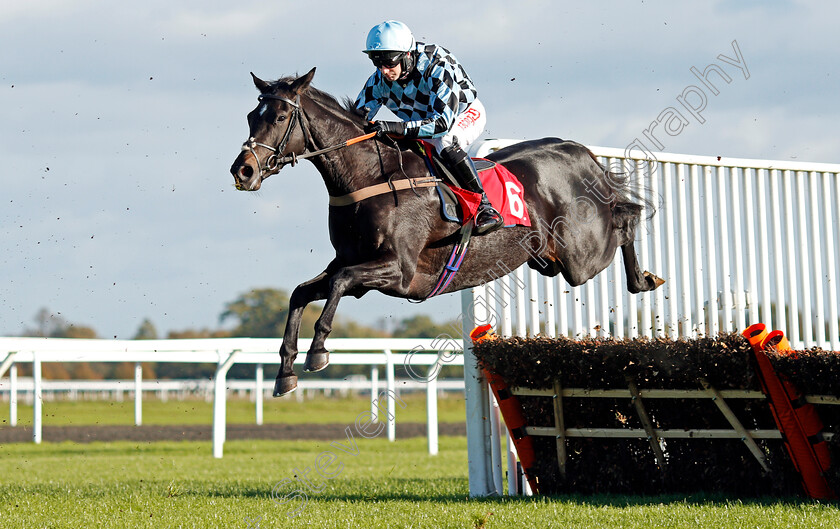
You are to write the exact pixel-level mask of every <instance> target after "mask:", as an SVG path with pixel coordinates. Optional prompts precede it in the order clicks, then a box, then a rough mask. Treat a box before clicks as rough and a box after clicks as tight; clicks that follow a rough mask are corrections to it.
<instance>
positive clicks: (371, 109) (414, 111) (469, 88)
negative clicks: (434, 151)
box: [355, 42, 477, 138]
mask: <svg viewBox="0 0 840 529" xmlns="http://www.w3.org/2000/svg"><path fill="white" fill-rule="evenodd" d="M416 51H417V66H416V68H415V69H414V70H413V71H412V72H411V75H410V77H409V78H408V79H406V80H402V81H400V80H398V81H394V82H390V81H388V80H387V79H385V78H384V77H382V73H381V72H380V71H379V70H377V71H376V72H374V74H373V75H371V76H370V78H369V79H368V80H367V83H366V84H365V87H364V88H363V89H362V91H361V93H359V96H358V97H357V98H356V103H355V107H356V108H358V109H362V108H366V109H367V110H368V113H367V119H368V120H370V119H373V116H374V115H375V114H376V112H377V111H378V110H379V109H380V108H381V107H382V105H385V106H386V107H387V108H388V109H389V110H391V112H393V113H394V114H396V115H397V117H399V118H400V119H401V120H403V121H404V122H406V137H409V138H437V137H440V136H443V135H445V134H446V133H447V132H448V131H449V129H451V128H452V124H453V123H454V122H455V117H456V116H457V115H458V114H460V113H461V112H463V111H464V110H466V109H467V107H468V106H469V105H470V103H472V102H473V101H474V100H475V98H476V94H477V93H476V89H475V85H474V84H473V82H472V80H471V79H470V78H469V76H468V75H467V72H466V71H464V68H463V67H462V66H461V64H460V63H459V62H458V60H457V59H456V58H455V56H453V55H452V54H451V53H449V51H448V50H446V49H445V48H442V47H440V46H435V45H434V44H428V45H427V44H423V43H422V42H418V43H417V47H416Z"/></svg>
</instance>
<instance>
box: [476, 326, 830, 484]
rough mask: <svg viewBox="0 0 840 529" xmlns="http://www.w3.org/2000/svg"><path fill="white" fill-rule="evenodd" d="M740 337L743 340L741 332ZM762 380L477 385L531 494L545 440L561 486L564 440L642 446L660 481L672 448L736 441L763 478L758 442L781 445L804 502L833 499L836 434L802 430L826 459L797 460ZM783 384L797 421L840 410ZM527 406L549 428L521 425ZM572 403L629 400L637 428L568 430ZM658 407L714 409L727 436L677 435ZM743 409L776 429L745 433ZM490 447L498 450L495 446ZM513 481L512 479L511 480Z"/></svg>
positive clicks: (711, 431) (479, 336) (709, 432)
mask: <svg viewBox="0 0 840 529" xmlns="http://www.w3.org/2000/svg"><path fill="white" fill-rule="evenodd" d="M746 335H747V332H746V331H745V336H746ZM765 335H766V333H765ZM495 338H496V337H495V336H494V335H493V333H492V329H490V325H483V326H481V327H477V328H476V329H475V330H474V332H473V333H471V335H470V339H471V340H472V341H473V343H480V342H482V341H485V340H494V339H495ZM777 341H781V340H778V337H777ZM781 343H782V346H784V343H785V342H783V341H782V342H781ZM759 364H760V362H759ZM765 378H766V374H763V375H761V380H762V391H756V390H747V389H718V388H716V387H714V386H713V385H712V384H711V383H709V381H708V380H706V378H704V377H698V378H697V379H696V382H697V388H686V389H651V388H646V389H640V388H639V387H638V386H637V384H636V381H635V380H634V379H633V377H631V376H626V377H625V382H626V388H621V389H618V388H614V387H613V388H611V389H593V388H581V387H578V388H574V387H561V383H560V381H559V380H557V379H555V380H554V382H553V384H552V387H551V388H549V389H535V388H532V387H509V386H508V384H507V382H506V381H505V380H504V377H503V376H501V375H499V374H498V373H494V372H492V371H489V370H487V369H486V368H484V370H483V379H484V380H486V381H488V382H489V388H490V389H491V390H492V392H493V395H494V397H495V401H496V402H498V405H499V408H500V410H501V412H502V415H503V417H504V419H505V423H506V424H507V425H508V430H509V431H510V435H511V441H512V443H513V444H514V445H515V447H516V452H518V454H519V459H520V462H521V465H520V467H521V470H522V472H523V473H524V477H525V478H526V479H527V483H528V484H529V485H530V488H531V489H532V490H533V491H534V492H540V483H539V478H538V476H537V475H534V474H533V473H532V469H533V468H534V467H535V459H536V456H535V453H534V444H533V441H532V439H536V438H545V437H549V438H553V439H554V442H555V447H556V456H557V459H556V461H557V472H558V474H559V476H561V478H562V479H565V477H566V471H567V461H568V453H569V447H568V444H569V440H570V439H575V438H585V439H644V440H646V441H647V443H648V446H649V448H650V451H651V452H652V454H653V457H654V458H655V461H656V466H657V468H658V470H659V472H660V474H661V475H663V476H664V475H665V474H666V473H667V472H668V470H669V468H668V467H669V465H668V455H667V453H668V452H667V451H668V443H669V441H670V440H677V439H680V440H686V439H704V440H715V439H721V440H724V439H728V440H740V441H741V442H742V443H743V445H744V446H745V448H746V449H747V451H748V452H749V454H750V455H751V456H752V458H753V459H754V460H755V462H756V464H757V465H758V466H759V467H760V468H761V473H762V475H764V476H768V477H769V476H770V475H771V465H770V463H769V462H768V458H767V455H768V454H767V452H766V447H762V446H760V445H759V441H763V440H772V441H777V442H779V441H781V442H784V444H785V447H786V451H787V453H788V454H789V455H790V457H791V461H792V463H793V466H794V468H795V469H796V471H797V472H798V473H799V474H800V475H801V477H802V485H803V489H804V491H805V492H806V494H808V495H809V496H811V497H813V498H816V499H833V498H835V497H836V496H835V494H834V492H833V491H832V490H831V488H830V486H829V485H828V484H827V482H826V481H825V479H824V478H823V477H822V475H823V473H824V472H825V471H827V470H828V468H829V466H830V461H831V459H830V457H829V455H828V448H827V442H828V441H830V440H831V439H832V438H833V437H834V434H833V433H831V432H823V431H822V423H821V422H820V423H819V425H818V426H814V425H811V426H809V427H808V429H806V430H805V431H807V434H806V435H804V436H803V443H805V444H807V443H810V446H813V447H816V448H818V449H819V450H823V451H825V454H822V452H820V451H819V450H817V452H814V454H818V455H819V456H820V457H817V456H816V455H814V454H811V453H810V452H809V453H808V454H804V452H803V450H804V449H799V450H798V452H797V450H796V449H792V448H791V443H792V440H793V443H794V445H795V443H796V441H795V436H796V435H797V433H796V432H793V431H792V430H791V429H790V428H791V427H790V425H789V424H787V425H786V424H784V422H783V421H780V420H779V412H778V410H779V409H781V408H783V406H782V404H780V403H779V402H778V400H777V399H778V398H779V395H774V394H773V393H772V392H770V391H768V389H767V384H766V382H764V380H765ZM782 382H783V383H784V384H785V391H786V392H787V393H786V394H784V398H785V402H787V399H788V398H790V399H791V401H790V404H787V405H788V407H790V405H793V406H794V408H792V409H795V410H801V411H798V414H799V416H802V414H807V415H808V417H811V418H814V417H816V409H815V407H814V406H815V405H831V406H836V405H840V398H837V397H834V396H831V395H807V396H806V395H801V394H799V393H798V392H796V390H795V388H793V386H792V385H790V383H789V382H787V381H785V380H782ZM780 387H781V386H780ZM529 398H542V399H551V406H550V408H551V412H549V413H548V414H547V416H545V417H543V418H544V419H551V422H552V423H553V424H552V425H551V426H532V425H528V424H526V421H525V418H524V417H525V416H526V414H525V412H524V410H523V408H522V404H521V402H523V401H524V399H529ZM574 399H613V400H614V401H616V402H620V401H622V400H624V399H627V401H629V406H628V407H629V408H630V409H632V410H634V411H635V419H637V420H638V423H639V424H640V425H641V427H630V426H625V427H619V428H610V427H603V426H602V425H592V426H586V425H581V424H580V416H578V417H577V418H576V420H577V423H578V424H577V425H576V426H575V427H569V426H568V422H569V421H567V419H566V413H567V412H566V410H567V408H566V407H567V406H569V405H570V404H569V403H571V402H573V400H574ZM662 399H679V400H682V401H698V402H700V401H706V402H710V403H712V404H713V405H714V407H713V408H711V407H709V409H717V410H718V412H719V413H720V416H721V417H723V419H724V420H725V421H726V423H727V424H729V426H730V428H686V427H684V425H683V426H680V427H676V428H675V427H669V426H668V425H667V424H662V423H661V420H660V418H659V417H657V416H656V414H655V413H654V414H651V413H650V409H649V408H650V406H651V404H652V403H653V402H654V401H657V400H662ZM744 401H753V402H755V403H757V404H759V405H762V406H768V407H769V409H770V410H771V411H772V412H773V418H774V420H775V422H776V426H777V427H776V428H769V427H763V428H758V427H753V428H750V427H747V426H746V425H745V420H747V419H750V417H748V416H747V415H749V414H746V415H745V411H744V410H746V409H748V407H747V406H744V405H743V403H744ZM735 402H739V405H738V406H734V404H733V403H735ZM733 407H735V408H736V409H739V410H741V417H739V414H738V413H736V412H735V411H733ZM543 409H544V408H543ZM654 409H655V407H654ZM817 421H818V419H817ZM818 422H819V421H818ZM543 424H544V423H543ZM815 427H816V428H818V429H819V430H820V431H819V432H817V433H814V431H813V430H814V428H815ZM491 442H494V443H498V440H494V441H491ZM800 444H801V443H800ZM543 453H544V452H543ZM803 454H804V455H803ZM806 455H814V457H813V458H811V459H813V460H814V461H818V462H819V466H818V467H815V469H813V468H811V467H814V466H815V465H811V463H812V462H813V461H811V459H808V458H806ZM806 459H807V460H806ZM809 465H810V466H809ZM508 468H509V469H513V468H517V467H516V466H515V465H511V464H509V465H508ZM516 477H517V476H513V478H514V479H515V478H516ZM509 479H511V476H509ZM510 490H514V489H510Z"/></svg>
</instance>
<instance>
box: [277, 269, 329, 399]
mask: <svg viewBox="0 0 840 529" xmlns="http://www.w3.org/2000/svg"><path fill="white" fill-rule="evenodd" d="M329 270H330V268H329V267H327V270H325V271H324V272H321V274H319V275H318V276H317V277H315V278H313V279H310V280H309V281H307V282H305V283H301V284H300V285H298V286H297V287H296V288H295V289H294V291H293V292H292V296H291V298H289V314H288V316H287V318H286V330H285V332H284V334H283V345H282V347H281V348H280V371H278V373H277V379H276V380H275V382H274V396H275V397H280V396H282V395H285V394H286V393H289V392H290V391H293V390H294V389H295V388H296V387H297V375H295V369H294V363H295V358H297V354H298V350H297V341H298V336H299V335H300V322H301V319H303V310H304V309H305V308H306V306H307V305H308V304H310V303H311V302H313V301H316V300H319V299H326V297H327V294H328V293H329V282H330V281H329V280H330V275H329V273H328V272H329Z"/></svg>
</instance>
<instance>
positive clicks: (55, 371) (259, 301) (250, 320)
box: [21, 288, 456, 380]
mask: <svg viewBox="0 0 840 529" xmlns="http://www.w3.org/2000/svg"><path fill="white" fill-rule="evenodd" d="M288 310H289V294H288V292H287V291H285V290H283V289H277V288H259V289H253V290H250V291H248V292H245V293H243V294H241V295H240V296H239V297H237V298H236V299H235V300H233V301H231V302H229V303H226V304H225V306H224V310H223V312H222V313H221V314H220V316H219V324H220V325H222V324H226V323H233V324H234V327H233V328H232V329H230V330H228V329H223V328H221V327H219V328H216V329H209V328H203V329H183V330H170V331H168V332H167V333H166V335H165V336H164V335H161V334H160V333H159V332H158V330H157V327H156V326H155V324H154V323H153V322H152V321H151V320H150V319H148V318H145V319H144V320H143V321H142V322H141V323H140V325H139V326H138V328H137V331H136V332H135V334H134V336H133V338H132V339H133V340H156V339H164V338H165V339H173V340H175V339H190V338H232V337H250V338H282V337H283V333H284V331H285V328H286V317H287V315H288ZM320 314H321V307H320V306H318V305H312V304H310V305H308V306H307V307H306V308H305V309H304V312H303V322H302V325H301V332H300V335H301V337H304V338H311V337H312V335H313V334H314V326H315V321H316V320H317V319H318V317H319V316H320ZM34 322H35V326H34V327H31V328H25V329H24V331H23V333H22V336H36V337H51V338H99V336H98V334H97V332H96V330H95V329H94V328H93V327H90V326H87V325H80V324H76V323H71V322H69V321H68V320H67V319H66V318H65V316H64V315H62V314H60V313H54V312H51V311H50V310H49V309H47V308H42V309H41V310H39V311H38V313H37V314H36V315H35V318H34ZM453 328H456V327H455V322H454V321H450V322H441V323H437V322H435V321H434V320H433V319H432V318H431V317H430V316H428V315H417V316H411V317H409V318H404V319H402V320H399V321H398V322H397V323H396V325H394V326H393V328H391V329H387V328H386V326H385V325H384V324H383V325H379V326H373V327H372V326H368V325H364V324H361V323H359V322H356V321H354V320H352V319H349V318H345V317H337V318H336V319H335V321H334V322H333V329H332V332H331V333H330V337H333V338H388V337H394V338H436V337H438V336H441V335H444V334H448V335H452V333H453V331H452V329H453ZM301 354H305V352H301ZM278 359H279V357H278ZM268 367H269V366H266V368H267V369H268ZM215 368H216V366H215V364H176V363H156V364H153V363H144V364H143V377H144V378H159V379H174V378H178V379H197V378H212V376H213V373H214V372H215ZM29 369H30V368H29V366H26V365H22V366H21V375H22V376H28V375H30V374H31V372H30V371H29ZM446 369H449V368H446ZM357 371H358V367H356V366H333V367H330V368H329V369H327V370H325V371H322V372H320V373H313V374H311V375H310V376H313V377H327V376H328V377H330V378H341V377H343V376H347V375H349V374H352V373H355V372H357ZM42 373H43V376H44V378H47V379H55V380H66V379H83V380H101V379H131V378H134V363H133V362H76V363H57V362H50V363H45V364H43V365H42ZM253 376H254V368H253V366H249V365H234V366H233V367H232V368H231V370H230V372H229V373H228V377H230V378H252V377H253ZM266 376H267V377H268V376H269V372H268V371H266Z"/></svg>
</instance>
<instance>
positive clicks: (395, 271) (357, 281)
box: [304, 259, 402, 371]
mask: <svg viewBox="0 0 840 529" xmlns="http://www.w3.org/2000/svg"><path fill="white" fill-rule="evenodd" d="M401 279H402V274H401V273H400V269H399V266H398V265H397V262H396V261H395V260H393V259H383V260H379V261H372V262H368V263H363V264H360V265H355V266H348V267H345V268H342V269H340V270H338V271H337V272H336V273H335V274H334V275H333V276H332V277H331V278H330V292H329V296H328V297H327V302H326V304H325V305H324V310H323V311H321V316H320V317H319V318H318V321H317V322H316V323H315V336H314V337H313V338H312V344H311V345H310V347H309V351H308V352H307V354H306V364H305V365H304V370H306V371H320V370H321V369H324V368H325V367H327V364H329V351H327V348H326V347H325V346H324V342H325V341H326V339H327V336H328V335H329V334H330V331H332V322H333V318H334V317H335V312H336V309H337V308H338V302H339V300H340V299H341V297H342V296H344V295H345V294H347V293H348V292H351V291H352V290H353V289H359V288H362V289H366V290H373V289H377V290H378V289H383V288H388V287H392V286H394V285H396V284H399V282H400V281H401Z"/></svg>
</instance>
